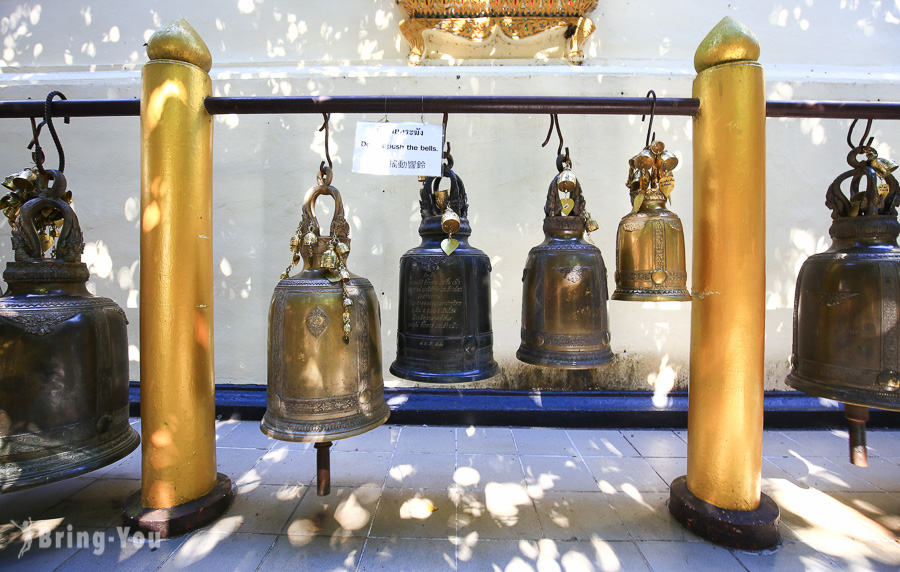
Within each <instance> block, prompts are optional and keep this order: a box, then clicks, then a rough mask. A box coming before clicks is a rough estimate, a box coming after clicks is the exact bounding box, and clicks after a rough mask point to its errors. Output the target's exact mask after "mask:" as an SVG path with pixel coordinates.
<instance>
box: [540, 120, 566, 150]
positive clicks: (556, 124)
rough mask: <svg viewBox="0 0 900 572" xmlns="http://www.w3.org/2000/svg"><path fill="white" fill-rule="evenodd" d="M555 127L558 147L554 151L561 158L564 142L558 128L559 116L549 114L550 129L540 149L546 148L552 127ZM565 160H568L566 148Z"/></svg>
mask: <svg viewBox="0 0 900 572" xmlns="http://www.w3.org/2000/svg"><path fill="white" fill-rule="evenodd" d="M554 125H555V126H556V136H557V137H558V138H559V146H558V147H557V149H556V154H557V155H559V156H562V151H563V145H564V140H563V136H562V130H560V128H559V115H558V114H556V113H551V114H550V129H548V130H547V137H546V138H545V139H544V142H543V143H541V147H546V146H547V143H549V142H550V136H551V135H552V134H553V126H554ZM565 160H566V161H568V160H569V148H568V147H566V154H565Z"/></svg>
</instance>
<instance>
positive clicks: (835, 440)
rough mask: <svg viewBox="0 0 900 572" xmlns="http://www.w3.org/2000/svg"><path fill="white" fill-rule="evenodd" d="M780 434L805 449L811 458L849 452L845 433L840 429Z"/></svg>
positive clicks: (783, 432) (847, 438)
mask: <svg viewBox="0 0 900 572" xmlns="http://www.w3.org/2000/svg"><path fill="white" fill-rule="evenodd" d="M781 434H782V435H784V436H785V437H788V438H790V439H791V440H793V441H796V442H797V443H798V444H799V445H801V446H802V447H805V448H806V449H807V451H808V453H809V455H811V456H812V455H815V456H819V457H835V456H837V455H843V454H846V453H847V452H848V451H849V450H850V445H849V437H848V435H847V431H845V430H842V429H816V430H809V431H782V432H781Z"/></svg>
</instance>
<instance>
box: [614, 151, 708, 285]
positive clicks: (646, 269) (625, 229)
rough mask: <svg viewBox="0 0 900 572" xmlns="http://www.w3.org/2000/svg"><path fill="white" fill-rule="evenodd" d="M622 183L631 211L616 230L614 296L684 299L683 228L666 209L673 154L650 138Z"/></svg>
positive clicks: (676, 217) (674, 161)
mask: <svg viewBox="0 0 900 572" xmlns="http://www.w3.org/2000/svg"><path fill="white" fill-rule="evenodd" d="M628 163H629V166H630V169H629V172H628V181H627V183H626V185H627V186H628V189H629V191H630V194H631V203H632V205H633V209H632V212H630V213H628V214H627V215H625V217H624V218H622V220H621V221H620V222H619V230H618V232H617V233H616V274H615V278H616V291H615V292H613V295H612V299H613V300H631V301H636V302H666V301H676V302H681V301H688V300H690V299H691V295H690V294H689V293H688V291H687V286H686V284H687V270H686V269H685V260H684V230H683V229H682V227H681V220H680V219H679V218H678V215H676V214H675V213H673V212H672V211H670V210H668V209H667V208H666V203H668V201H669V197H670V194H671V192H672V190H673V188H674V187H675V179H674V177H673V176H672V170H673V169H674V168H675V167H676V166H677V165H678V158H677V157H675V155H674V154H672V153H671V152H669V151H667V150H666V148H665V144H663V142H662V141H653V142H652V143H650V144H649V145H648V146H647V147H646V148H644V150H643V151H641V152H640V153H639V154H638V155H637V156H636V157H633V158H632V159H631V160H630V161H629V162H628Z"/></svg>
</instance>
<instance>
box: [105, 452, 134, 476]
mask: <svg viewBox="0 0 900 572" xmlns="http://www.w3.org/2000/svg"><path fill="white" fill-rule="evenodd" d="M103 478H105V479H135V480H137V479H140V478H141V448H140V447H138V448H137V449H135V450H134V451H132V452H131V454H130V455H128V456H127V457H125V458H124V459H122V460H121V461H118V462H116V463H115V464H113V465H112V466H111V467H109V468H108V469H107V470H106V471H105V472H104V473H103Z"/></svg>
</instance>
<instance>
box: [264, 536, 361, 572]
mask: <svg viewBox="0 0 900 572" xmlns="http://www.w3.org/2000/svg"><path fill="white" fill-rule="evenodd" d="M365 543H366V539H365V538H353V537H340V536H337V537H328V536H302V535H301V536H298V535H282V536H279V537H278V540H277V541H275V546H273V547H272V550H270V551H269V554H268V555H266V558H265V560H263V562H262V565H261V567H260V570H263V571H265V572H280V571H284V572H288V571H291V572H293V571H295V570H298V571H303V572H326V571H327V572H353V571H355V570H356V565H357V563H359V557H360V554H361V553H362V549H363V546H364V545H365Z"/></svg>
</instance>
